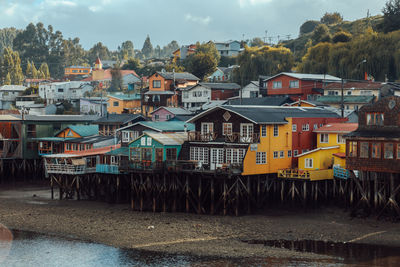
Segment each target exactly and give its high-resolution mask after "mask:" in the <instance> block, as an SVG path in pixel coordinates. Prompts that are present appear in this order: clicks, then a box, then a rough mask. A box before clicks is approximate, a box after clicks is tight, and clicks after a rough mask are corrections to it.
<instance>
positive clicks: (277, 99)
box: [226, 96, 293, 106]
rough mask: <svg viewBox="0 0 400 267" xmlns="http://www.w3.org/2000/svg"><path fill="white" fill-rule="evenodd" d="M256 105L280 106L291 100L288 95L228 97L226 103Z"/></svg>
mask: <svg viewBox="0 0 400 267" xmlns="http://www.w3.org/2000/svg"><path fill="white" fill-rule="evenodd" d="M240 102H241V103H242V105H256V106H281V105H283V104H285V103H292V102H293V100H292V99H291V98H290V97H288V96H267V97H252V98H242V99H240V98H236V99H229V100H228V101H227V102H226V103H227V104H228V105H240Z"/></svg>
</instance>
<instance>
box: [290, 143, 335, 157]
mask: <svg viewBox="0 0 400 267" xmlns="http://www.w3.org/2000/svg"><path fill="white" fill-rule="evenodd" d="M335 148H339V146H328V147H319V148H316V149H313V150H310V151H307V152H304V153H302V154H299V155H297V156H295V157H297V158H299V157H301V156H305V155H308V154H311V153H314V152H317V151H320V150H330V149H335Z"/></svg>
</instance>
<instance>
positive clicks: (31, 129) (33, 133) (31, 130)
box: [12, 124, 36, 138]
mask: <svg viewBox="0 0 400 267" xmlns="http://www.w3.org/2000/svg"><path fill="white" fill-rule="evenodd" d="M27 136H28V137H29V138H35V137H36V124H28V129H27ZM12 137H17V136H15V135H14V134H13V135H12Z"/></svg>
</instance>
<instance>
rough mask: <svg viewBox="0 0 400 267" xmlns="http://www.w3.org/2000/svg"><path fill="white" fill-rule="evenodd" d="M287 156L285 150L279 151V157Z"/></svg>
mask: <svg viewBox="0 0 400 267" xmlns="http://www.w3.org/2000/svg"><path fill="white" fill-rule="evenodd" d="M284 157H285V151H283V150H281V151H279V158H281V159H283V158H284Z"/></svg>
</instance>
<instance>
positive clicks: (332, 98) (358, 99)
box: [318, 95, 375, 104]
mask: <svg viewBox="0 0 400 267" xmlns="http://www.w3.org/2000/svg"><path fill="white" fill-rule="evenodd" d="M374 98H375V97H374V96H373V95H345V96H343V102H344V103H361V104H366V103H371V102H372V101H373V100H374ZM318 102H322V103H327V104H337V103H341V102H342V96H340V95H323V96H320V97H318Z"/></svg>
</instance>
